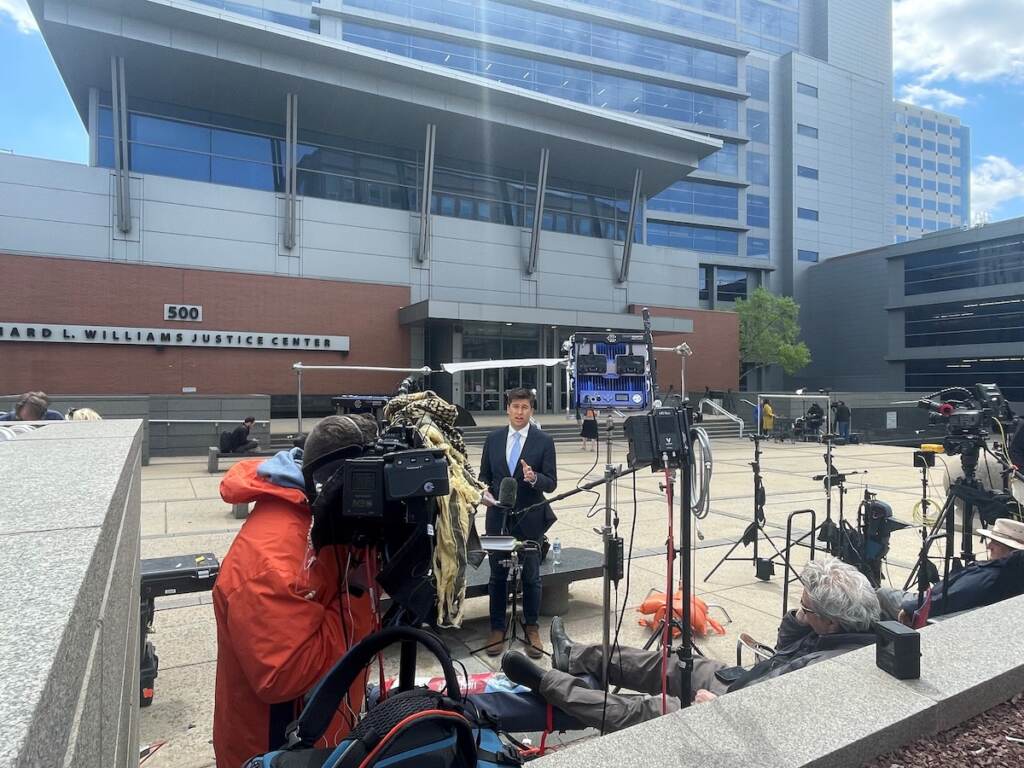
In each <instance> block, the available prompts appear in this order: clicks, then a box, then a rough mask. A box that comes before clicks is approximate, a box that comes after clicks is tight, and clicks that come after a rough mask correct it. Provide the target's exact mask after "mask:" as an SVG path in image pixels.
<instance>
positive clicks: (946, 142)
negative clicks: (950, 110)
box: [889, 101, 971, 243]
mask: <svg viewBox="0 0 1024 768" xmlns="http://www.w3.org/2000/svg"><path fill="white" fill-rule="evenodd" d="M892 144H893V176H892V194H891V195H890V197H889V204H890V207H891V210H892V223H893V226H894V228H895V240H896V242H897V243H902V242H905V241H906V240H913V239H914V238H917V237H921V236H922V235H925V234H927V233H929V232H937V231H940V230H943V229H950V228H952V227H962V226H965V225H969V224H970V223H971V131H970V129H969V128H968V127H967V126H966V125H961V124H960V120H959V119H957V118H956V117H953V116H952V115H946V114H943V113H942V112H936V111H935V110H932V109H925V108H924V107H918V106H916V105H914V104H907V103H906V102H902V101H897V102H896V103H895V105H894V109H893V134H892Z"/></svg>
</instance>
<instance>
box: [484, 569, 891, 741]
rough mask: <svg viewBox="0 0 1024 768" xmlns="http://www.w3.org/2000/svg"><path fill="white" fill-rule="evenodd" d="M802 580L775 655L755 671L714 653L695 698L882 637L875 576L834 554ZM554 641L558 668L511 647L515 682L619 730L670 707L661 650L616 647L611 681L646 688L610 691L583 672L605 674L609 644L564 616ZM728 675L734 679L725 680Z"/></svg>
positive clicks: (673, 680)
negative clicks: (582, 633) (577, 636)
mask: <svg viewBox="0 0 1024 768" xmlns="http://www.w3.org/2000/svg"><path fill="white" fill-rule="evenodd" d="M800 580H801V582H802V583H803V587H804V592H803V595H802V596H801V598H800V607H799V608H798V609H796V610H793V611H790V612H789V613H787V614H786V616H785V617H783V619H782V623H781V624H780V625H779V632H778V638H777V642H776V652H775V655H774V656H772V657H771V658H769V659H765V660H763V661H760V662H758V663H757V664H755V665H754V666H753V667H752V668H750V669H749V670H740V669H738V668H735V667H732V668H730V667H729V666H728V665H727V664H724V663H723V662H720V661H715V660H714V659H707V658H700V657H698V658H695V659H694V660H693V661H694V669H693V675H692V678H691V682H692V689H693V690H694V691H695V694H694V696H693V701H694V703H698V704H699V703H703V702H708V701H712V700H714V699H716V698H717V697H718V696H721V695H723V694H726V693H729V692H732V691H736V690H739V689H740V688H745V687H747V686H748V685H753V684H755V683H759V682H761V681H763V680H769V679H771V678H773V677H778V676H780V675H784V674H786V673H788V672H793V671H795V670H798V669H802V668H803V667H806V666H809V665H811V664H814V663H816V662H819V661H823V660H825V659H829V658H832V657H834V656H838V655H839V654H842V653H846V652H847V651H852V650H855V649H857V648H862V647H864V646H866V645H871V644H873V643H874V642H875V635H874V633H873V631H872V630H871V626H872V624H873V623H874V622H875V621H877V620H878V616H879V609H878V600H877V598H876V597H875V592H874V590H873V589H872V588H871V585H870V584H869V583H868V580H867V579H866V578H865V577H864V575H863V574H862V573H860V572H859V571H858V570H857V569H856V568H854V567H853V566H850V565H847V564H846V563H844V562H842V561H841V560H838V559H836V558H831V557H829V558H824V559H821V560H812V561H811V562H809V563H808V564H807V566H806V567H805V568H804V570H803V573H802V574H801V575H800ZM551 646H552V657H551V666H552V668H551V669H550V670H543V669H541V668H540V667H538V666H537V665H535V664H534V663H533V662H531V661H530V660H529V659H527V658H526V657H525V656H523V655H522V654H521V653H517V652H516V651H509V652H508V653H506V654H505V658H504V659H502V669H503V670H504V672H505V674H506V675H507V676H508V678H509V679H510V680H512V681H513V682H516V683H518V684H520V685H524V686H526V687H527V688H530V689H531V690H532V691H534V692H536V693H538V694H540V696H542V697H543V698H544V699H545V700H546V701H547V702H548V703H549V704H552V705H553V706H555V707H558V708H559V709H561V710H564V711H565V712H567V713H568V714H570V715H571V716H573V717H574V718H576V719H577V720H579V721H580V722H581V723H583V724H584V725H587V726H591V727H594V728H600V727H601V726H602V723H603V725H604V727H605V728H606V729H607V730H612V731H615V730H619V729H622V728H627V727H629V726H631V725H636V724H637V723H640V722H643V721H644V720H651V719H653V718H655V717H659V716H660V715H661V714H662V711H661V698H660V694H661V688H662V676H661V675H662V672H661V670H662V666H661V663H662V656H661V653H659V652H657V651H644V650H640V649H636V648H615V649H613V650H612V658H611V663H610V664H609V665H608V675H609V683H610V684H611V685H612V686H621V687H623V688H629V689H631V690H635V691H641V692H642V693H643V694H645V695H639V696H638V695H621V694H612V693H609V694H607V695H606V694H605V692H604V691H602V690H600V689H598V688H592V687H590V686H589V685H587V683H586V682H585V681H584V680H583V679H581V678H580V677H577V675H590V676H591V677H593V678H594V679H600V677H601V673H602V658H601V657H602V647H601V645H584V644H578V643H573V642H572V640H570V639H569V637H568V636H567V635H566V634H565V632H564V630H563V628H562V623H561V620H559V619H558V618H557V617H556V618H555V620H554V621H553V622H552V624H551ZM671 669H672V670H676V666H675V664H671ZM726 679H729V680H731V682H728V683H727V682H725V680H726ZM666 682H667V686H666V688H667V690H668V711H670V712H671V711H675V710H677V709H679V707H680V700H679V698H680V695H681V693H682V686H681V679H680V678H679V676H678V675H677V674H676V673H675V672H673V674H671V676H669V677H668V678H667V679H666Z"/></svg>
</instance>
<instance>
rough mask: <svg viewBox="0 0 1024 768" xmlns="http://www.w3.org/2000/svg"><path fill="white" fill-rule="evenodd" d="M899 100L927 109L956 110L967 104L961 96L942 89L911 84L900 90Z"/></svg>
mask: <svg viewBox="0 0 1024 768" xmlns="http://www.w3.org/2000/svg"><path fill="white" fill-rule="evenodd" d="M900 99H901V100H902V101H906V102H909V103H911V104H917V106H919V107H927V108H928V109H939V110H943V109H956V108H957V107H962V106H963V105H964V104H966V103H967V99H965V98H964V97H963V96H961V95H959V94H956V93H953V92H952V91H947V90H945V89H944V88H927V87H925V86H923V85H918V84H916V83H911V84H908V85H904V86H903V87H902V88H901V89H900Z"/></svg>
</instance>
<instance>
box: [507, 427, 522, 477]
mask: <svg viewBox="0 0 1024 768" xmlns="http://www.w3.org/2000/svg"><path fill="white" fill-rule="evenodd" d="M522 439H523V436H522V435H520V434H519V433H518V432H513V433H512V450H511V451H509V454H508V473H509V475H511V476H514V475H515V473H516V465H517V464H518V463H519V454H520V453H522V448H523V447H522V445H520V441H521V440H522Z"/></svg>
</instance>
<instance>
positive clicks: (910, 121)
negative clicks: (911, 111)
mask: <svg viewBox="0 0 1024 768" xmlns="http://www.w3.org/2000/svg"><path fill="white" fill-rule="evenodd" d="M907 125H909V126H910V127H911V128H920V127H921V118H920V117H910V116H908V117H907Z"/></svg>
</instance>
